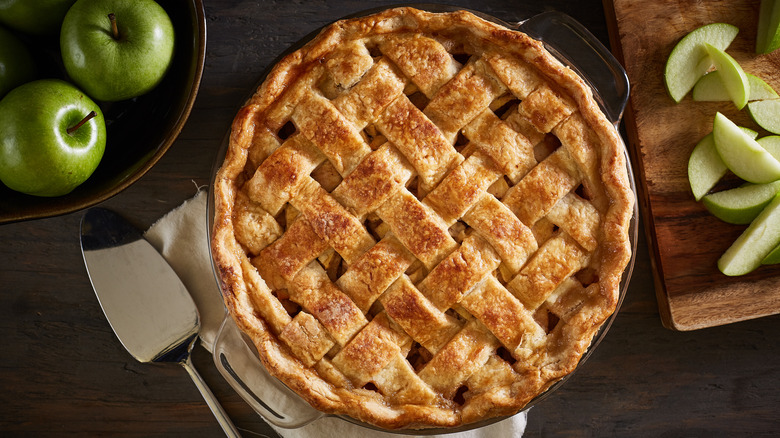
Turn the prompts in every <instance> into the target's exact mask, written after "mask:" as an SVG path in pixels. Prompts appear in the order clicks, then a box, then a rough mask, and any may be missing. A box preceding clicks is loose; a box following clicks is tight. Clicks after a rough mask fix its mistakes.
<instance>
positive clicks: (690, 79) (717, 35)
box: [664, 23, 739, 102]
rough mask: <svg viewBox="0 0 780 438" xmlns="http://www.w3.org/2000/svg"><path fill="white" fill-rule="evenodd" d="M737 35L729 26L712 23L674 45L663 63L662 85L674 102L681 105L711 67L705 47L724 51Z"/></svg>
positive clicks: (734, 27)
mask: <svg viewBox="0 0 780 438" xmlns="http://www.w3.org/2000/svg"><path fill="white" fill-rule="evenodd" d="M738 32H739V29H738V28H737V27H736V26H733V25H731V24H726V23H712V24H708V25H706V26H702V27H699V28H698V29H695V30H693V31H692V32H691V33H689V34H688V35H686V36H684V37H683V38H682V39H681V40H680V42H678V43H677V45H675V46H674V49H672V52H671V53H670V54H669V58H668V59H667V61H666V67H665V69H664V82H665V84H666V90H667V91H668V92H669V95H670V96H671V97H672V99H674V101H675V102H680V101H681V100H682V99H683V97H685V95H686V94H688V92H689V91H691V89H692V88H693V86H694V85H696V81H698V80H699V78H701V77H702V76H704V74H705V73H707V71H708V70H709V69H710V68H711V67H712V59H711V58H710V55H709V53H708V52H707V49H706V47H705V44H707V43H708V44H711V45H712V46H713V47H716V48H718V49H720V50H726V47H728V46H729V44H731V42H732V41H733V40H734V38H735V37H736V36H737V33H738Z"/></svg>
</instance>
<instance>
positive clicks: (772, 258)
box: [761, 244, 780, 265]
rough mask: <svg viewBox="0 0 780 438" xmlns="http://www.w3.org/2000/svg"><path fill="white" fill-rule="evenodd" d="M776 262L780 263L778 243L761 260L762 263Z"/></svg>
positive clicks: (773, 263) (770, 263) (771, 263)
mask: <svg viewBox="0 0 780 438" xmlns="http://www.w3.org/2000/svg"><path fill="white" fill-rule="evenodd" d="M778 263H780V244H779V245H777V246H776V247H775V249H773V250H772V251H769V254H767V256H766V257H764V260H761V264H762V265H776V264H778Z"/></svg>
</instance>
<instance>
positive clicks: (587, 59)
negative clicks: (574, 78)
mask: <svg viewBox="0 0 780 438" xmlns="http://www.w3.org/2000/svg"><path fill="white" fill-rule="evenodd" d="M517 29H518V30H520V31H521V32H524V33H526V34H528V35H529V36H531V37H533V38H535V39H537V40H540V41H542V43H544V45H545V47H546V48H547V50H549V51H550V52H551V53H552V54H554V55H556V57H558V59H559V60H561V61H562V62H564V63H565V64H567V65H568V67H570V68H572V69H573V70H575V71H576V72H577V73H579V74H580V76H582V77H584V78H585V80H586V81H587V82H588V83H589V85H590V86H591V87H592V88H593V90H594V94H595V97H596V99H597V100H598V101H599V104H601V106H602V109H603V110H604V113H605V114H606V115H607V118H608V119H609V120H610V121H611V122H612V123H614V124H615V125H617V124H618V123H620V119H621V118H622V117H623V110H624V109H625V108H626V104H627V103H628V96H629V82H628V75H627V74H626V71H625V70H624V69H623V66H622V65H620V62H618V60H617V59H615V57H614V56H613V55H612V53H611V52H610V51H609V49H607V48H606V47H604V45H603V44H601V42H600V41H599V40H598V38H596V37H595V36H594V35H593V34H592V33H590V31H588V29H586V28H585V26H583V25H582V24H581V23H580V22H578V21H577V20H575V19H574V18H572V17H570V16H569V15H566V14H564V13H561V12H555V11H553V12H544V13H542V14H539V15H535V16H533V17H531V18H529V19H527V20H525V21H522V22H520V23H519V24H518V26H517Z"/></svg>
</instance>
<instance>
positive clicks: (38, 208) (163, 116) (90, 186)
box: [0, 0, 206, 224]
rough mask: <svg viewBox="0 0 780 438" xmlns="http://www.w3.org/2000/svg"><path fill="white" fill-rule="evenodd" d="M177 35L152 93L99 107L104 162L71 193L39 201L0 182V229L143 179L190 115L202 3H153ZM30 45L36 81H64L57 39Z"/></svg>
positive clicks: (199, 67) (85, 203)
mask: <svg viewBox="0 0 780 438" xmlns="http://www.w3.org/2000/svg"><path fill="white" fill-rule="evenodd" d="M158 3H159V4H160V5H161V6H162V7H163V8H164V9H165V10H166V11H167V12H168V15H169V16H170V17H171V21H172V22H173V27H174V29H175V31H176V48H175V53H174V59H173V64H172V66H171V69H170V70H169V71H168V73H167V74H166V76H165V78H164V79H163V81H162V83H160V85H158V86H157V87H156V88H155V89H154V90H152V91H151V92H149V93H147V94H145V95H143V96H139V97H137V98H134V99H130V100H127V101H122V102H114V103H103V102H99V104H100V106H101V109H102V110H103V114H104V116H105V119H106V128H107V144H106V152H105V154H104V155H103V159H102V160H101V162H100V165H99V166H98V168H97V169H96V170H95V172H94V173H93V174H92V176H90V178H89V179H88V180H87V181H85V182H84V183H83V184H81V185H80V186H79V187H77V188H76V189H75V190H74V191H72V192H71V193H69V194H67V195H64V196H59V197H53V198H44V197H37V196H30V195H25V194H22V193H18V192H15V191H13V190H11V189H9V188H7V187H5V186H4V185H3V184H2V183H0V224H3V223H10V222H18V221H23V220H30V219H38V218H44V217H51V216H57V215H61V214H66V213H71V212H74V211H78V210H81V209H84V208H87V207H90V206H93V205H95V204H97V203H99V202H102V201H105V200H106V199H108V198H110V197H112V196H114V195H116V194H117V193H119V192H121V191H122V190H124V189H126V188H127V187H129V186H130V185H131V184H133V183H134V182H136V181H137V180H138V179H139V178H141V176H143V175H144V174H145V173H146V172H148V171H149V169H151V168H152V166H154V165H155V163H157V161H159V160H160V158H162V156H163V155H164V154H165V152H166V151H167V150H168V148H170V146H171V145H172V144H173V142H174V140H176V137H177V136H178V135H179V132H181V129H182V128H183V127H184V123H185V122H186V121H187V117H188V116H189V114H190V110H191V109H192V105H193V104H194V102H195V96H196V95H197V93H198V86H199V85H200V79H201V76H202V74H203V64H204V58H205V54H206V20H205V14H204V10H203V2H202V0H158ZM25 42H27V43H28V44H29V45H34V46H35V47H36V48H43V50H37V51H36V52H37V53H38V58H39V59H36V61H37V62H38V66H39V76H40V77H41V78H43V77H60V78H63V79H67V78H66V75H65V73H64V70H63V69H62V61H61V57H60V56H59V42H58V39H57V38H56V37H55V38H48V39H38V40H33V39H26V41H25Z"/></svg>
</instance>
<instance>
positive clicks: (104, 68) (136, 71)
mask: <svg viewBox="0 0 780 438" xmlns="http://www.w3.org/2000/svg"><path fill="white" fill-rule="evenodd" d="M109 15H111V16H113V17H114V19H110V18H109ZM114 24H115V26H116V27H115V28H114ZM173 49H174V29H173V24H172V23H171V20H170V18H169V17H168V14H167V13H166V12H165V10H164V9H163V8H162V7H161V6H160V5H158V4H157V3H156V2H154V1H153V0H78V1H77V2H76V3H75V4H74V5H73V7H71V8H70V10H69V11H68V13H67V15H65V20H64V21H63V23H62V31H61V33H60V51H61V52H62V60H63V64H64V65H65V70H66V71H67V73H68V75H69V76H70V77H71V78H72V79H73V81H75V82H76V84H77V85H78V86H79V87H80V88H81V89H83V90H84V91H85V92H86V93H87V94H89V95H90V96H92V97H93V98H94V99H97V100H101V101H119V100H125V99H130V98H133V97H137V96H140V95H142V94H145V93H147V92H149V91H151V90H152V89H153V88H154V87H156V86H157V85H158V84H159V83H160V82H161V81H162V79H163V77H164V76H165V73H166V72H167V71H168V68H169V67H170V65H171V61H172V60H173Z"/></svg>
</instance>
